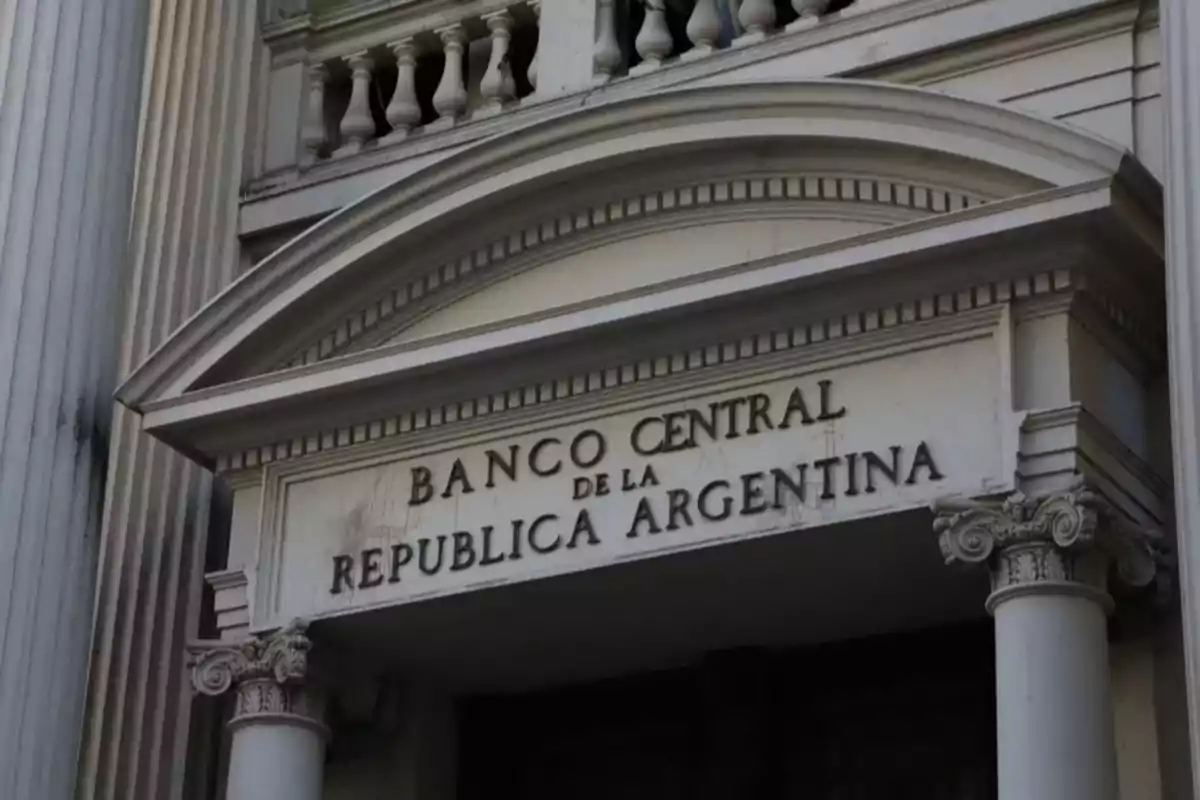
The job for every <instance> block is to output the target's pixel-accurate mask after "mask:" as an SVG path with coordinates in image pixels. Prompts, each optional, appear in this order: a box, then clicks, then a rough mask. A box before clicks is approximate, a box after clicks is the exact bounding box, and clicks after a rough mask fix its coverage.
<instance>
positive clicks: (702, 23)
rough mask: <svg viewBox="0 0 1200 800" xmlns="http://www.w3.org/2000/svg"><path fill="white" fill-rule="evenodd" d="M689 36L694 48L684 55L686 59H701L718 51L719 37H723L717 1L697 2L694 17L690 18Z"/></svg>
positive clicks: (688, 25) (693, 10)
mask: <svg viewBox="0 0 1200 800" xmlns="http://www.w3.org/2000/svg"><path fill="white" fill-rule="evenodd" d="M687 35H688V39H690V40H691V42H692V45H693V46H692V49H691V50H688V51H687V52H686V53H684V54H683V56H682V58H684V59H692V58H701V57H703V56H706V55H709V54H710V53H712V52H713V51H714V50H716V49H717V37H719V36H720V35H721V16H720V13H719V11H718V9H717V0H696V6H695V8H693V9H692V16H691V17H690V18H688V24H687Z"/></svg>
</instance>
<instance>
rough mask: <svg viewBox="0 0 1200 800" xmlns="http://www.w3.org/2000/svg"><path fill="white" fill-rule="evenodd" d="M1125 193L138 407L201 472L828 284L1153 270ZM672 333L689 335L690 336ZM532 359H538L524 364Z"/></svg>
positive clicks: (936, 223)
mask: <svg viewBox="0 0 1200 800" xmlns="http://www.w3.org/2000/svg"><path fill="white" fill-rule="evenodd" d="M1128 195H1129V193H1128V192H1127V191H1125V190H1124V189H1123V188H1122V186H1121V185H1120V184H1119V183H1118V182H1116V181H1114V180H1113V179H1097V180H1093V181H1088V182H1084V183H1082V184H1079V185H1076V186H1070V187H1066V188H1061V189H1049V190H1045V191H1042V192H1036V193H1033V194H1029V195H1023V196H1020V197H1017V198H1012V199H1009V200H1003V201H997V202H994V203H991V204H987V205H984V206H980V207H977V208H973V209H969V210H964V211H959V212H953V213H949V214H944V215H940V216H936V217H931V218H928V219H925V220H921V221H917V222H912V223H905V224H900V225H897V226H894V227H891V228H887V229H884V230H881V231H876V232H872V233H869V234H864V235H859V236H854V237H851V238H849V239H842V240H838V241H836V242H833V243H830V244H826V245H821V246H817V247H811V248H805V249H802V250H799V251H794V252H791V253H788V254H786V255H783V256H777V257H773V258H770V259H766V260H762V261H758V262H752V263H749V264H744V265H739V266H737V267H734V268H730V269H725V270H720V271H717V272H712V273H707V274H705V275H702V276H697V277H692V278H688V279H684V280H679V281H675V282H673V283H670V284H664V285H660V286H657V287H655V288H654V289H652V290H650V291H639V292H635V293H629V294H628V295H626V296H617V297H609V298H605V299H604V300H602V301H599V300H598V301H594V302H592V303H586V304H581V305H579V306H576V307H571V308H566V309H558V310H555V311H554V312H551V313H548V314H544V315H539V316H536V317H532V318H525V319H519V320H516V321H512V322H506V323H504V324H502V325H497V326H491V327H486V328H480V329H474V330H467V331H461V332H458V333H455V334H453V335H449V336H444V337H437V338H430V339H424V340H421V341H418V342H414V343H405V344H396V345H391V346H384V347H379V348H376V349H372V350H368V351H365V352H361V353H354V354H350V355H346V356H343V357H338V358H333V359H330V360H327V361H322V362H318V363H315V364H311V365H307V366H303V367H296V368H293V369H287V370H283V371H280V372H275V373H271V374H268V375H262V376H258V377H252V378H248V379H243V380H237V381H232V382H229V383H225V384H221V385H217V386H211V387H205V388H198V389H195V390H192V391H188V392H186V393H184V394H182V395H180V396H175V397H164V398H161V399H155V400H151V401H149V402H147V403H146V404H145V405H144V406H143V408H142V411H143V414H144V419H143V426H144V428H145V430H147V431H148V432H149V433H151V434H152V435H154V436H156V437H158V438H160V439H161V440H163V441H165V442H167V443H168V444H170V445H171V446H173V447H175V448H176V449H178V450H180V451H181V452H184V453H186V454H188V455H189V456H190V457H192V458H193V459H195V460H197V461H199V462H200V463H203V464H206V465H211V464H213V463H214V461H215V459H216V457H217V456H218V455H220V454H221V453H224V452H228V451H229V450H231V449H235V448H238V447H245V446H249V445H251V444H261V443H262V442H265V441H277V440H286V439H287V438H289V437H293V436H302V435H305V434H306V433H307V432H308V431H310V430H312V429H313V427H314V426H324V427H330V426H336V425H353V424H356V423H359V422H361V421H363V420H367V419H371V418H373V415H378V414H385V413H387V410H388V409H389V408H390V409H393V410H394V409H395V407H396V406H397V405H405V406H408V405H410V404H424V403H431V402H444V401H448V400H452V399H453V398H454V397H461V396H465V395H466V394H469V393H470V392H472V391H476V390H478V389H479V388H481V387H482V386H484V385H485V384H486V383H487V382H488V381H489V380H491V379H492V378H490V377H489V372H488V371H487V370H483V369H480V367H483V366H485V365H486V366H488V367H492V368H494V369H496V370H498V371H501V373H502V374H503V375H504V376H505V378H506V380H518V379H521V378H522V377H528V378H530V379H536V377H537V376H535V375H533V374H532V373H529V374H528V375H525V376H522V373H521V370H523V369H524V370H534V371H536V370H537V369H538V365H539V364H544V363H548V362H549V361H551V360H553V359H554V358H559V363H561V357H560V355H559V354H561V353H563V352H564V351H572V347H571V345H572V344H573V343H575V342H579V341H583V340H586V341H587V342H588V347H587V348H582V349H580V348H576V349H574V351H573V352H575V353H582V351H583V350H586V358H590V359H593V360H594V361H597V362H603V361H604V359H606V358H608V359H611V358H613V357H614V356H615V355H616V354H618V353H620V352H621V351H622V350H625V351H627V350H628V347H629V341H631V339H630V338H628V337H629V336H633V337H635V338H634V339H632V340H633V341H639V340H646V337H647V332H648V331H651V330H653V331H654V333H652V334H650V335H651V336H652V337H653V339H652V340H654V341H656V342H659V343H661V344H663V346H664V347H665V346H668V344H669V343H668V342H667V341H666V340H665V338H664V336H669V335H670V334H664V331H667V330H669V329H670V326H666V327H663V323H669V322H670V320H672V319H675V318H678V317H679V316H682V315H690V314H697V313H703V314H704V315H705V316H704V319H705V326H704V327H703V330H704V332H705V333H711V332H713V331H714V330H716V329H717V328H719V326H720V325H721V324H724V323H723V322H722V320H724V319H734V318H738V317H740V318H741V319H744V318H745V315H744V313H741V314H739V309H745V308H747V307H750V308H754V309H755V314H754V315H753V320H754V322H755V323H756V324H760V325H761V324H765V323H767V322H769V321H770V320H769V319H768V318H769V316H770V311H769V306H770V303H771V301H772V299H781V298H784V297H785V296H786V297H794V296H796V295H797V290H804V291H808V290H809V289H810V288H811V289H813V290H819V289H820V288H821V287H824V286H828V285H830V284H834V283H836V284H837V285H838V286H846V287H853V286H857V287H862V286H864V285H866V286H869V287H870V291H871V292H874V293H875V295H876V296H879V294H880V293H887V292H899V291H902V290H903V288H905V287H912V286H921V287H924V288H925V289H926V290H929V288H930V287H935V290H937V291H953V290H955V289H957V288H959V287H960V286H968V285H971V283H972V282H979V281H991V280H1000V279H1006V278H1009V277H1013V276H1017V275H1030V274H1033V273H1035V272H1038V271H1053V270H1062V269H1070V268H1072V267H1075V266H1079V265H1080V264H1086V265H1087V267H1088V268H1089V269H1090V268H1092V267H1094V266H1096V265H1099V264H1100V262H1101V261H1103V260H1104V259H1108V260H1110V261H1111V260H1112V259H1114V258H1116V259H1118V260H1121V261H1122V263H1123V264H1124V265H1125V266H1124V267H1123V268H1128V265H1129V263H1131V262H1132V263H1137V264H1142V265H1145V264H1152V265H1153V264H1157V262H1158V260H1159V254H1160V253H1161V241H1160V239H1159V237H1158V235H1157V234H1156V233H1155V224H1154V219H1153V216H1152V214H1148V213H1147V212H1146V210H1145V208H1144V206H1143V205H1142V204H1141V203H1136V202H1131V201H1130V199H1129V196H1128ZM863 278H870V280H867V281H864V280H862V279H863ZM1144 278H1145V280H1146V282H1148V283H1151V284H1153V283H1154V282H1156V281H1159V282H1160V281H1161V275H1160V274H1158V273H1157V272H1154V273H1152V274H1147V275H1145V276H1144ZM839 291H840V290H839ZM896 296H898V295H896ZM783 311H784V312H786V311H787V310H786V309H783ZM791 313H793V315H794V312H791ZM656 326H658V327H657V328H656ZM674 327H675V328H676V329H678V330H680V331H681V332H682V331H687V332H688V333H687V335H690V336H695V335H696V328H695V326H674ZM681 335H683V334H682V333H681ZM622 337H625V339H624V342H622V341H621V339H622ZM606 342H607V343H611V344H609V345H606V344H604V343H606ZM606 348H607V349H606ZM533 354H537V355H538V358H529V356H530V355H533ZM580 357H582V356H581V355H574V356H571V358H572V359H573V360H577V359H578V358H580ZM490 374H491V375H492V376H494V375H496V374H497V373H496V372H492V373H490ZM435 377H436V380H433V379H431V378H435Z"/></svg>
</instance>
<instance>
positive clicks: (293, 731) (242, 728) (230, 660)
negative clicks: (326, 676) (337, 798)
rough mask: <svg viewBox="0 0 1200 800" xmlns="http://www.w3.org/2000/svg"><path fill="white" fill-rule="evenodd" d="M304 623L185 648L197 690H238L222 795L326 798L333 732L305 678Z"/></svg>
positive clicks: (248, 799) (261, 799)
mask: <svg viewBox="0 0 1200 800" xmlns="http://www.w3.org/2000/svg"><path fill="white" fill-rule="evenodd" d="M305 627H306V626H305V625H304V623H301V622H295V623H292V625H289V626H288V627H287V628H284V629H283V630H280V631H276V632H274V633H272V634H269V635H266V636H260V637H256V638H253V639H250V640H249V641H246V642H241V643H230V642H197V643H193V644H192V645H190V646H189V647H188V654H189V666H191V669H192V687H193V688H194V689H195V690H196V691H197V692H200V693H201V694H207V695H213V696H217V695H222V694H224V693H225V692H227V691H229V690H231V689H233V690H234V691H235V692H236V695H235V705H234V712H233V717H232V719H231V720H230V721H229V731H230V736H231V740H230V745H229V748H230V752H229V773H228V775H227V776H226V781H225V795H224V796H225V800H321V795H322V790H323V788H324V767H325V740H326V738H327V736H328V733H329V731H328V729H327V728H326V727H325V723H324V720H323V708H322V698H321V695H320V693H319V690H317V689H316V688H315V687H313V686H312V685H310V684H309V683H307V682H306V681H307V679H308V678H309V674H308V673H309V666H308V651H309V649H310V648H311V646H312V643H311V642H310V641H309V640H308V637H307V636H305V635H304V631H305Z"/></svg>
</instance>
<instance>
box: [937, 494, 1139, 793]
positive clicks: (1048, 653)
mask: <svg viewBox="0 0 1200 800" xmlns="http://www.w3.org/2000/svg"><path fill="white" fill-rule="evenodd" d="M935 511H936V512H937V519H936V521H935V523H934V529H935V530H936V531H937V532H938V534H939V544H940V545H941V548H942V554H943V555H944V556H945V558H946V561H947V563H953V562H960V563H968V564H977V563H984V564H986V565H987V566H988V567H989V568H990V572H991V579H992V592H991V595H990V596H989V597H988V600H987V609H988V612H989V613H991V614H992V616H993V617H994V618H995V621H996V746H997V755H998V759H997V767H998V772H999V780H1000V792H999V798H1000V800H1117V774H1116V751H1115V746H1114V740H1113V721H1112V698H1111V691H1110V685H1109V680H1110V679H1109V666H1108V632H1107V620H1106V617H1107V615H1108V614H1109V612H1111V610H1112V607H1113V600H1112V597H1111V596H1110V595H1109V593H1108V578H1109V574H1110V572H1111V571H1112V570H1113V569H1114V568H1116V569H1117V571H1118V572H1119V574H1120V575H1121V576H1122V577H1123V578H1124V579H1125V580H1126V581H1127V582H1128V583H1130V584H1133V585H1138V586H1143V585H1146V584H1148V583H1150V581H1152V580H1153V578H1154V575H1155V568H1156V560H1155V550H1154V540H1153V539H1152V538H1151V537H1150V536H1148V535H1147V534H1144V533H1142V532H1140V531H1138V530H1136V529H1135V528H1134V527H1133V526H1132V525H1128V524H1125V523H1124V522H1122V520H1121V518H1120V516H1119V515H1118V514H1117V513H1116V512H1115V511H1114V510H1113V509H1111V508H1110V507H1109V506H1107V505H1106V504H1104V503H1103V502H1102V501H1101V500H1100V498H1099V497H1098V496H1097V495H1095V494H1093V493H1092V492H1091V491H1089V490H1088V489H1086V488H1085V487H1083V486H1077V487H1075V488H1073V489H1070V490H1068V491H1065V492H1061V493H1056V494H1050V495H1046V496H1044V497H1041V498H1036V499H1031V498H1027V497H1025V496H1024V495H1022V494H1020V493H1017V494H1014V495H1012V496H1011V497H1009V498H1008V499H1006V500H1004V501H1002V502H995V503H986V502H974V501H952V502H943V503H940V504H938V505H937V506H936V507H935Z"/></svg>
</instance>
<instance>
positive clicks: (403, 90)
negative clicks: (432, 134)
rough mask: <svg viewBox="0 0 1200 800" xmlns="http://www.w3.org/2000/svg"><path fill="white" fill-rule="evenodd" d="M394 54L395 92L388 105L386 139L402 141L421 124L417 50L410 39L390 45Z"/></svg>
mask: <svg viewBox="0 0 1200 800" xmlns="http://www.w3.org/2000/svg"><path fill="white" fill-rule="evenodd" d="M391 49H392V52H393V53H395V54H396V91H394V92H392V99H391V102H389V103H388V107H387V110H386V111H385V112H384V113H385V114H386V116H387V121H388V125H391V126H392V132H391V133H390V134H388V136H387V138H388V139H402V138H404V137H405V136H407V135H408V134H409V133H410V132H411V131H412V129H413V128H415V127H416V126H417V125H418V124H420V122H421V104H420V103H419V102H418V101H417V48H416V45H415V44H414V43H413V40H412V39H411V38H408V39H401V40H400V41H398V42H395V43H394V44H392V45H391Z"/></svg>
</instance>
